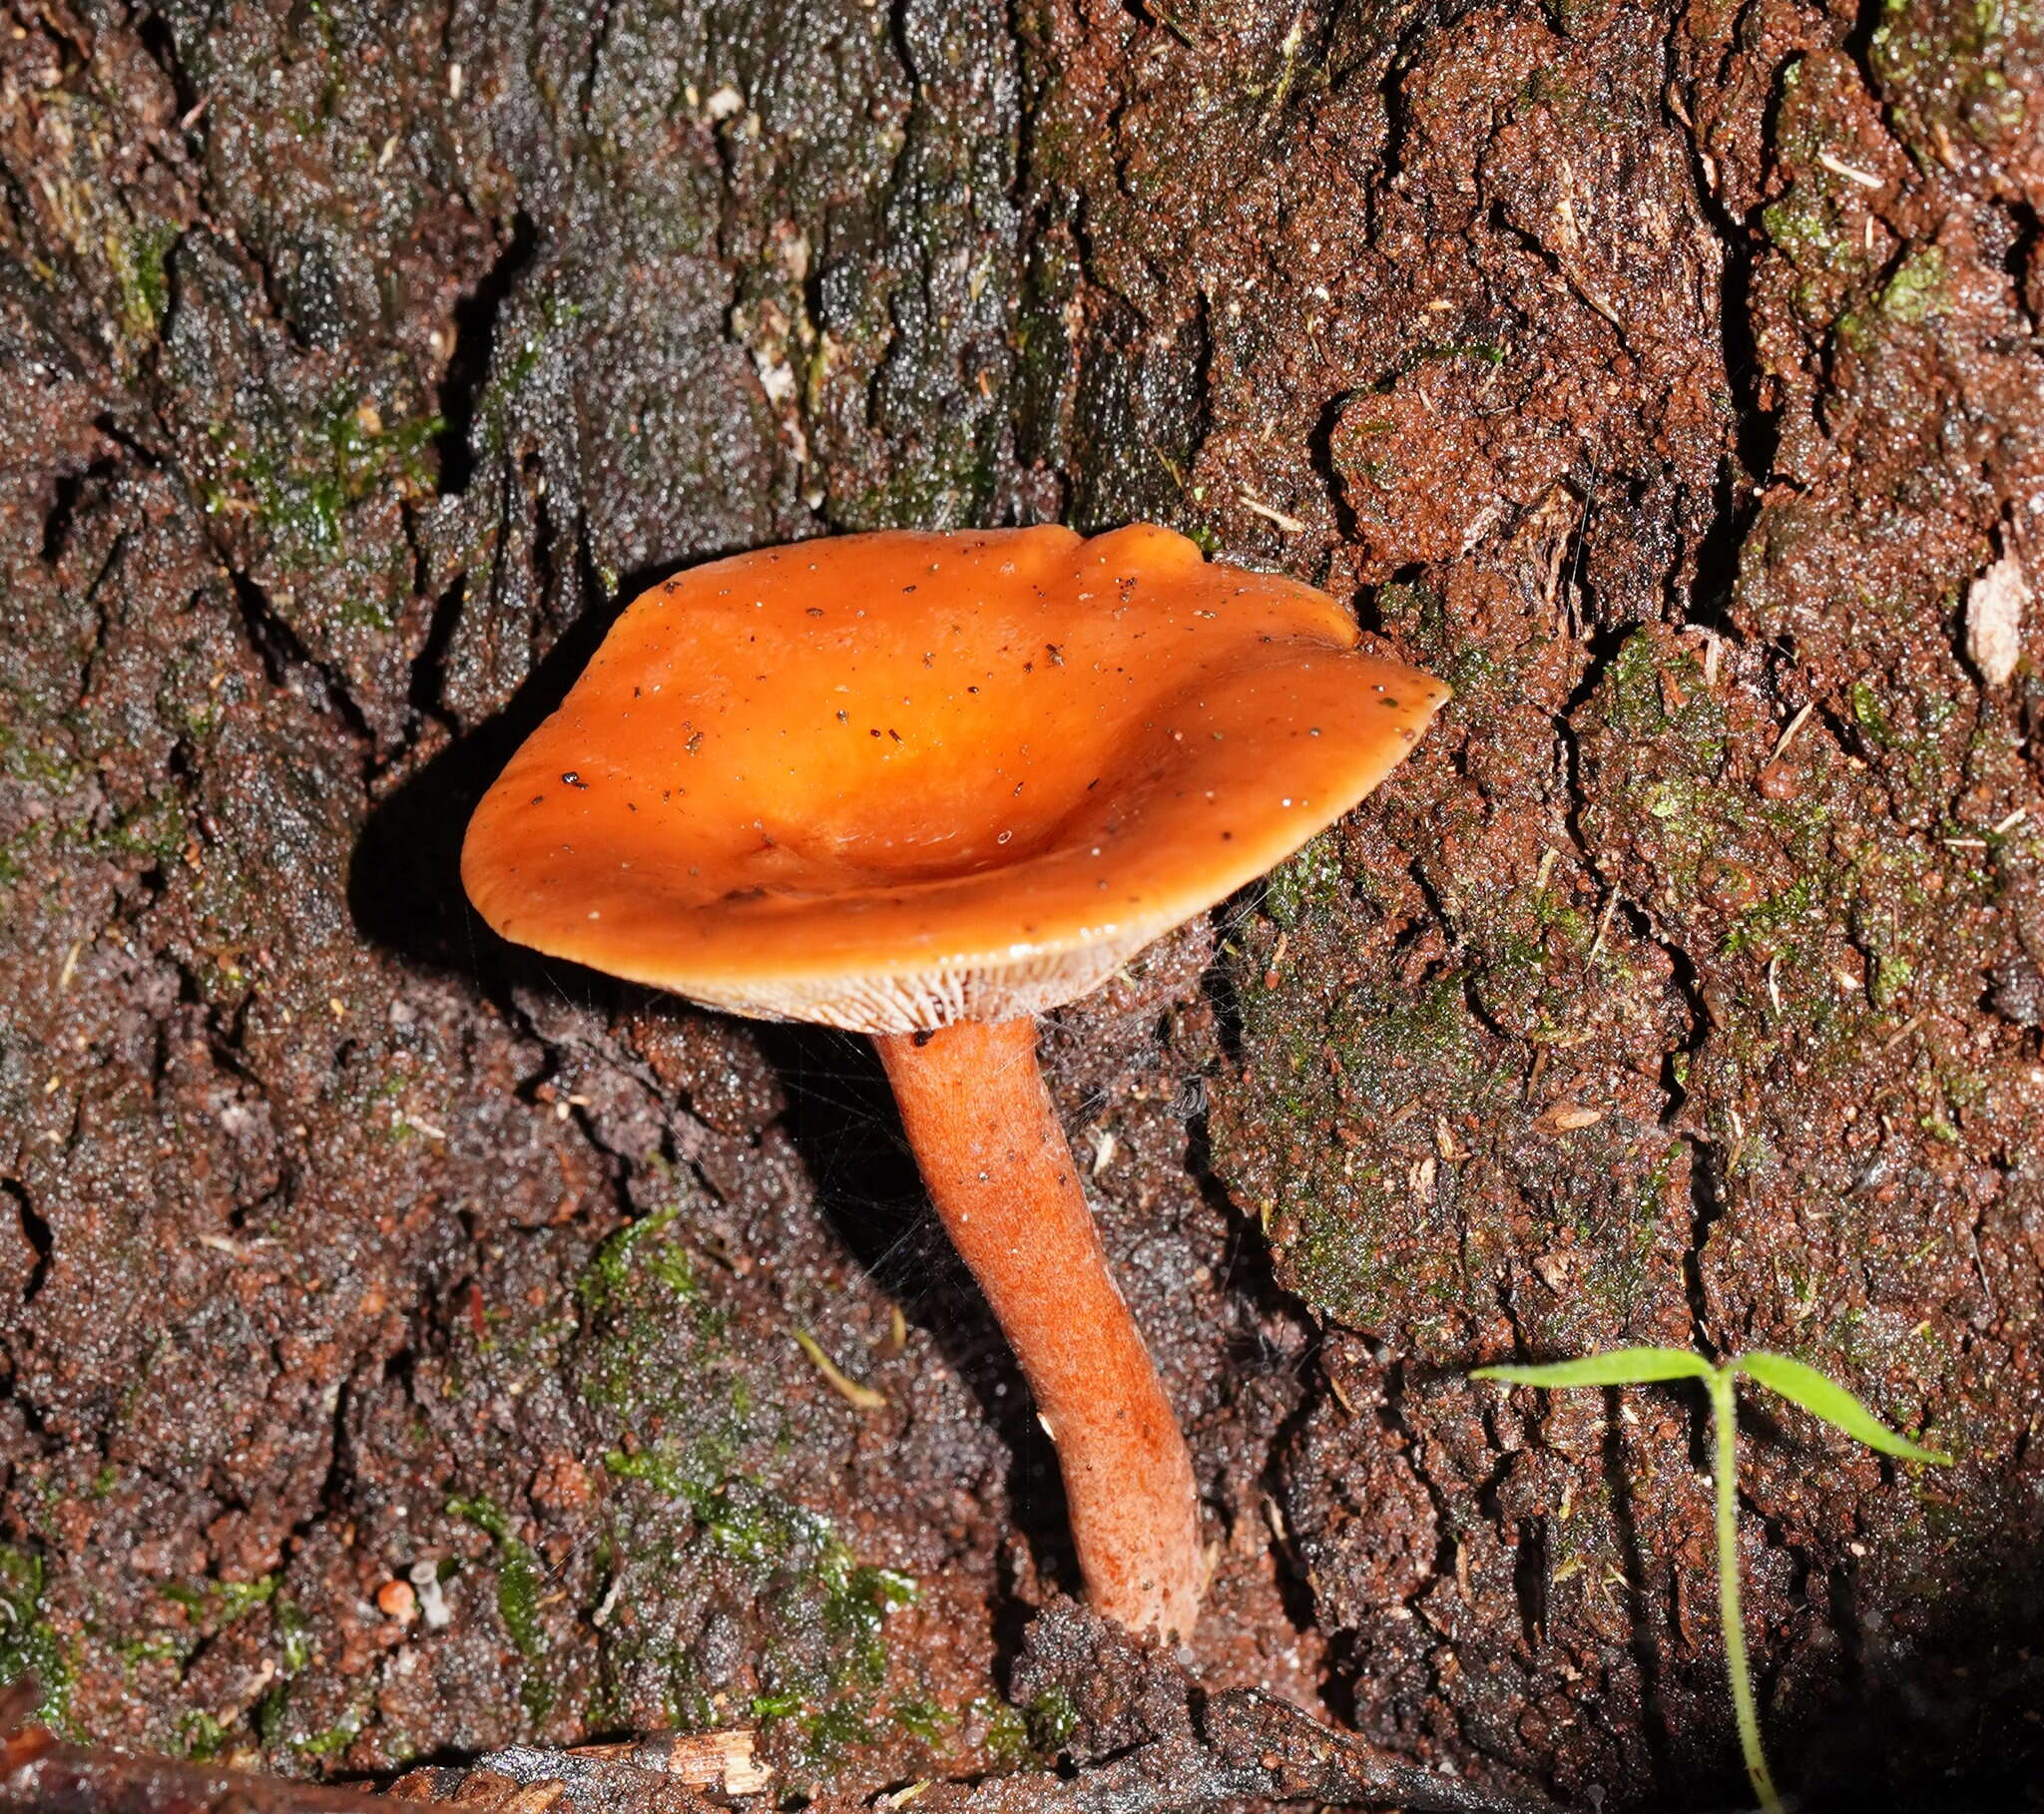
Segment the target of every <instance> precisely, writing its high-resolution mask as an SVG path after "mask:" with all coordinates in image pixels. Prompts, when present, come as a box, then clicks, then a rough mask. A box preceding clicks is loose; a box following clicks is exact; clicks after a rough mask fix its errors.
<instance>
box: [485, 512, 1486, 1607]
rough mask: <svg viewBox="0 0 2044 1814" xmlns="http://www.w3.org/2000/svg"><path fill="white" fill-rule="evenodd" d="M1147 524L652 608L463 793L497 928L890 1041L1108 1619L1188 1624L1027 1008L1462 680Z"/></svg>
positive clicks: (1128, 1369) (1158, 1460) (719, 566)
mask: <svg viewBox="0 0 2044 1814" xmlns="http://www.w3.org/2000/svg"><path fill="white" fill-rule="evenodd" d="M1355 644H1356V631H1355V627H1354V625H1353V623H1352V622H1351V621H1350V620H1349V618H1348V616H1347V615H1346V614H1345V613H1344V612H1343V611H1342V610H1341V609H1340V608H1339V607H1338V606H1336V605H1335V603H1334V602H1333V601H1332V600H1331V599H1329V598H1327V597H1326V596H1325V595H1324V594H1322V593H1319V592H1315V591H1313V590H1312V589H1311V588H1309V587H1306V586H1302V585H1299V584H1298V583H1296V582H1295V581H1291V580H1287V579H1282V578H1278V577H1276V576H1271V575H1264V574H1252V573H1244V572H1238V571H1236V570H1233V569H1228V568H1220V567H1210V566H1208V565H1207V564H1206V562H1205V560H1204V559H1203V558H1202V556H1201V554H1200V551H1199V550H1198V548H1196V547H1195V546H1194V545H1193V544H1192V543H1191V542H1189V541H1187V540H1186V539H1185V538H1184V537H1183V536H1180V535H1176V534H1174V533H1173V532H1171V531H1170V530H1166V529H1160V528H1156V527H1153V526H1149V525H1140V526H1137V527H1134V528H1129V529H1123V530H1118V531H1116V532H1114V533H1113V534H1110V535H1104V536H1100V537H1097V538H1095V539H1093V540H1091V541H1086V540H1082V539H1081V538H1080V537H1079V536H1078V535H1076V534H1075V533H1073V532H1072V531H1071V530H1069V529H1061V528H1038V529H1021V530H996V531H974V532H965V533H959V534H952V535H938V534H922V533H913V532H905V531H886V532H882V533H878V534H871V535H856V536H845V537H840V538H835V539H829V540H819V541H814V542H808V543H798V544H795V545H793V546H790V547H785V548H774V549H766V550H761V551H758V552H755V553H752V554H745V555H739V556H736V557H733V558H731V559H728V560H722V561H717V562H713V563H711V564H709V565H707V566H703V567H698V568H694V569H692V570H690V571H689V572H686V573H682V574H678V575H677V576H676V577H675V578H673V579H671V580H668V581H667V582H666V583H665V584H663V585H660V586H656V587H655V588H653V589H652V590H651V591H650V592H647V593H645V594H643V595H642V596H641V597H640V598H639V599H638V600H636V601H635V602H634V603H633V604H632V606H631V607H630V608H629V609H628V610H627V611H626V612H625V613H624V615H623V616H622V617H621V618H620V619H619V620H618V622H617V624H616V625H615V627H614V628H613V629H612V630H611V632H610V634H609V636H608V637H607V638H606V640H605V641H604V644H603V646H602V647H601V648H600V649H599V650H598V651H597V654H596V656H595V658H594V659H593V660H592V661H591V662H590V664H589V667H588V669H587V670H586V671H585V672H584V673H583V675H582V677H581V679H580V680H577V681H576V683H575V685H574V686H573V688H572V689H571V690H570V691H569V693H568V696H567V698H566V699H565V700H564V701H563V702H562V704H561V707H560V709H559V710H558V711H556V712H555V713H554V714H553V716H552V717H550V718H549V719H547V721H546V722H545V723H544V724H542V725H541V726H540V727H539V729H538V730H536V731H535V732H534V733H533V734H532V736H531V737H530V738H529V739H528V740H527V741H526V742H525V744H524V745H523V746H522V747H521V748H520V749H519V750H518V751H517V753H516V754H515V755H514V756H513V757H512V758H511V761H510V763H509V765H508V766H507V767H506V768H505V770H504V773H503V775H502V777H501V778H500V779H499V780H498V781H497V783H496V785H495V786H494V787H492V788H491V789H490V791H489V793H488V794H487V795H486V796H485V797H484V799H483V801H482V803H481V804H480V806H478V807H477V809H476V813H475V817H474V819H473V820H472V821H471V823H470V825H469V829H468V835H467V840H466V843H465V845H464V847H463V850H462V861H461V872H462V880H463V882H464V884H465V885H466V887H467V889H468V893H469V896H470V898H471V899H472V900H473V901H474V903H475V906H476V908H477V910H478V911H479V912H480V913H481V915H482V917H483V918H484V919H485V920H486V921H488V922H489V924H490V925H491V926H492V927H494V928H495V929H496V930H497V931H498V932H499V933H501V934H502V935H503V936H504V937H505V938H507V939H511V940H515V941H516V942H518V943H520V944H525V945H531V946H535V947H537V948H538V949H539V950H541V951H544V952H547V953H549V954H550V955H553V956H556V957H562V958H572V959H574V960H576V961H578V962H580V963H584V964H588V965H591V966H593V967H594V968H596V969H598V970H603V971H607V972H609V973H611V974H612V975H615V976H620V977H625V978H629V979H631V980H633V981H635V982H639V983H646V984H651V985H654V986H656V987H659V988H662V989H668V990H672V991H674V992H675V993H677V994H680V995H683V996H687V997H689V998H691V999H692V1000H694V1001H697V1002H701V1003H704V1004H706V1005H708V1006H710V1007H712V1008H718V1009H723V1010H725V1011H727V1012H730V1013H734V1014H741V1015H750V1016H754V1017H758V1018H762V1019H782V1020H801V1021H810V1022H820V1023H822V1024H824V1025H827V1026H832V1027H842V1028H849V1029H854V1030H856V1031H858V1032H861V1033H865V1034H869V1035H871V1036H872V1037H873V1039H874V1041H875V1043H876V1044H877V1046H878V1048H879V1053H880V1058H881V1061H882V1063H883V1065H884V1067H885V1069H886V1073H887V1076H888V1078H889V1080H890V1081H891V1083H892V1085H893V1088H894V1094H895V1098H896V1101H897V1102H898V1103H899V1105H900V1110H901V1117H902V1122H903V1124H904V1126H905V1128H906V1130H907V1134H908V1139H909V1143H910V1145H911V1147H912V1148H913V1149H914V1152H915V1157H916V1161H917V1163H918V1165H919V1166H920V1168H921V1171H922V1175H923V1179H924V1181H925V1183H926V1184H927V1186H928V1189H929V1193H930V1198H931V1201H932V1202H933V1203H934V1205H935V1207H936V1210H937V1214H938V1216H939V1217H940V1218H941V1219H942V1221H943V1223H944V1226H945V1228H946V1229H947V1230H948V1231H949V1233H950V1236H951V1239H952V1240H953V1242H954V1243H955V1244H956V1246H957V1248H958V1251H959V1253H960V1254H961V1256H962V1257H963V1258H964V1260H965V1263H966V1264H967V1266H969V1267H970V1268H971V1270H972V1274H973V1276H974V1278H975V1279H977V1281H978V1282H979V1286H980V1288H981V1290H982V1291H983V1292H984V1293H985V1295H986V1299H987V1302H988V1304H989V1305H990V1306H991V1307H992V1309H993V1312H994V1315H995V1317H996V1318H997V1319H998V1320H999V1322H1000V1325H1001V1328H1002V1330H1003V1331H1004V1332H1005V1333H1006V1335H1007V1337H1008V1340H1009V1341H1010V1343H1011V1344H1012V1345H1013V1348H1014V1352H1015V1356H1016V1359H1017V1360H1018V1361H1019V1362H1020V1363H1021V1367H1022V1371H1023V1374H1024V1375H1025V1377H1026V1378H1027V1380H1028V1382H1029V1387H1030V1390H1031V1392H1032V1393H1033V1394H1034V1396H1035V1400H1036V1404H1037V1408H1038V1411H1039V1413H1040V1415H1041V1418H1042V1421H1043V1424H1044V1427H1045V1428H1046V1430H1047V1431H1048V1432H1049V1434H1050V1437H1051V1441H1052V1443H1053V1444H1054V1445H1055V1447H1056V1449H1057V1454H1058V1463H1059V1468H1060V1470H1061V1472H1062V1474H1063V1476H1064V1483H1065V1492H1066V1497H1067V1500H1068V1502H1069V1505H1070V1510H1071V1520H1072V1534H1073V1538H1074V1542H1075V1546H1076V1548H1077V1551H1078V1557H1079V1566H1080V1570H1081V1573H1082V1574H1083V1576H1084V1578H1085V1585H1086V1590H1087V1593H1088V1596H1089V1597H1090V1598H1091V1600H1092V1601H1093V1603H1094V1604H1095V1605H1096V1606H1097V1607H1098V1608H1099V1609H1100V1610H1101V1611H1103V1612H1106V1613H1108V1614H1109V1615H1111V1616H1113V1617H1115V1618H1117V1619H1119V1620H1121V1621H1122V1622H1123V1623H1124V1624H1126V1625H1128V1626H1130V1627H1131V1628H1132V1629H1136V1630H1139V1631H1144V1630H1147V1631H1154V1632H1158V1633H1161V1634H1164V1635H1166V1636H1172V1635H1175V1636H1177V1637H1179V1638H1181V1639H1183V1638H1185V1637H1188V1636H1190V1634H1191V1632H1192V1629H1193V1623H1194V1619H1195V1616H1196V1614H1197V1611H1198V1608H1199V1601H1200V1595H1201V1592H1202V1590H1203V1587H1204V1586H1205V1559H1204V1555H1203V1552H1202V1548H1201V1543H1200V1532H1199V1500H1198V1492H1197V1488H1196V1486H1195V1483H1194V1479H1193V1468H1192V1462H1191V1459H1190V1457H1189V1455H1188V1453H1187V1450H1186V1445H1185V1440H1184V1438H1183V1437H1182V1436H1181V1435H1180V1432H1179V1428H1178V1424H1177V1420H1176V1418H1175V1417H1174V1415H1173V1413H1172V1409H1171V1404H1170V1401H1169V1399H1168V1398H1167V1397H1166V1396H1165V1392H1164V1388H1163V1385H1162V1383H1161V1381H1160V1380H1159V1378H1158V1376H1157V1370H1156V1368H1155V1366H1154V1365H1153V1364H1152V1363H1151V1360H1150V1356H1149V1352H1148V1350H1147V1349H1146V1348H1145V1347H1144V1344H1143V1338H1142V1335H1141V1333H1140V1332H1139V1331H1138V1329H1137V1327H1136V1325H1135V1322H1134V1319H1133V1318H1132V1317H1131V1316H1130V1314H1129V1310H1128V1306H1127V1305H1126V1303H1124V1301H1123V1299H1122V1295H1121V1292H1120V1289H1119V1288H1118V1287H1117V1285H1116V1283H1115V1280H1114V1277H1113V1275H1112V1273H1111V1272H1110V1271H1109V1269H1108V1265H1107V1260H1106V1256H1105V1254H1104V1253H1103V1251H1102V1249H1101V1245H1100V1241H1099V1237H1098V1235H1097V1234H1096V1232H1095V1230H1094V1226H1093V1220H1092V1217H1091V1215H1090V1214H1089V1213H1088V1211H1087V1207H1086V1200H1085V1197H1084V1195H1083V1193H1082V1191H1081V1189H1080V1185H1079V1167H1078V1166H1077V1165H1076V1164H1075V1163H1074V1162H1073V1158H1072V1154H1071V1150H1070V1148H1069V1147H1068V1145H1067V1144H1066V1141H1065V1135H1064V1132H1063V1130H1062V1129H1061V1128H1060V1126H1059V1124H1058V1120H1057V1117H1056V1114H1055V1113H1054V1111H1053V1110H1052V1107H1051V1103H1050V1098H1049V1095H1048V1093H1047V1092H1046V1090H1045V1088H1044V1084H1043V1078H1042V1074H1041V1072H1040V1071H1039V1069H1038V1066H1037V1059H1036V1029H1035V1017H1036V1016H1037V1015H1039V1014H1041V1013H1042V1012H1044V1011H1045V1010H1046V1009H1050V1008H1054V1007H1057V1006H1058V1005H1060V1004H1061V1003H1065V1002H1069V1001H1071V1000H1073V999H1074V998H1075V997H1078V996H1081V995H1084V994H1086V993H1087V992H1088V991H1089V990H1091V989H1093V988H1095V987H1096V986H1097V985H1099V984H1100V983H1102V982H1104V981H1105V980H1106V979H1108V978H1109V977H1111V976H1112V975H1114V973H1115V972H1116V971H1117V970H1119V969H1120V968H1121V967H1122V966H1123V965H1124V964H1126V963H1127V962H1128V961H1129V960H1130V959H1131V958H1132V957H1133V956H1134V955H1135V954H1136V953H1137V952H1138V951H1140V950H1141V949H1142V948H1143V947H1144V946H1145V945H1147V944H1149V943H1150V942H1151V941H1152V940H1153V939H1155V938H1157V937H1158V936H1159V935H1161V934H1162V933H1164V932H1167V931H1169V930H1170V929H1171V928H1173V927H1175V926H1177V925H1180V924H1181V923H1183V922H1184V921H1186V920H1188V919H1190V918H1192V917H1193V916H1194V915H1196V914H1199V913H1202V912H1205V911H1206V910H1207V909H1208V908H1210V907H1212V906H1213V905H1214V903H1215V902H1217V901H1219V900H1220V899H1222V898H1223V897H1224V896H1226V895H1228V894H1229V893H1231V892H1233V891H1234V890H1235V889H1237V888H1240V887H1242V886H1243V885H1244V884H1245V883H1247V882H1250V881H1252V880H1254V879H1255V878H1256V877H1258V876H1260V875H1262V874H1263V873H1264V872H1265V871H1266V870H1268V869H1270V868H1271V867H1272V866H1273V865H1274V864H1276V863H1277V862H1278V861H1279V860H1280V859H1281V858H1283V857H1284V856H1286V855H1288V854H1289V853H1290V852H1291V851H1293V850H1295V849H1296V848H1297V847H1298V846H1299V845H1300V844H1301V843H1303V842H1304V841H1305V840H1306V839H1307V838H1308V837H1310V836H1311V835H1312V834H1313V833H1314V832H1316V831H1319V830H1320V829H1322V828H1323V827H1324V826H1326V825H1328V824H1330V823H1332V822H1333V820H1335V819H1336V818H1338V817H1339V816H1340V815H1341V814H1342V813H1343V812H1345V811H1347V810H1348V808H1349V807H1351V806H1352V805H1354V804H1355V802H1356V801H1357V800H1359V799H1361V798H1362V796H1363V795H1364V794H1366V793H1368V792H1369V790H1370V789H1371V788H1372V787H1373V786H1375V785H1376V783H1377V782H1378V781H1379V780H1380V779H1381V778H1382V777H1383V776H1384V774H1385V773H1386V772H1387V771H1388V770H1389V769H1390V768H1391V767H1392V766H1393V765H1394V764H1395V763H1396V762H1397V761H1398V759H1399V758H1400V757H1401V756H1402V755H1403V754H1404V753H1405V751H1406V749H1407V748H1408V747H1410V745H1411V744H1412V743H1413V741H1414V740H1415V739H1416V738H1417V737H1418V735H1419V733H1420V731H1421V730H1422V729H1424V728H1425V726H1426V724H1427V722H1428V720H1429V719H1430V718H1431V717H1432V715H1433V713H1434V711H1435V710H1436V709H1437V708H1438V707H1439V705H1440V704H1441V702H1442V700H1443V699H1445V698H1446V696H1447V688H1445V687H1444V686H1442V685H1441V684H1440V683H1439V682H1438V681H1436V680H1431V679H1429V678H1428V677H1427V676H1425V675H1422V674H1418V673H1415V672H1414V671H1413V670H1411V669H1408V668H1404V667H1400V666H1398V665H1397V664H1395V663H1391V662H1386V661H1381V660H1378V659H1376V658H1374V657H1371V656H1367V655H1363V654H1360V653H1358V652H1357V650H1356V648H1355Z"/></svg>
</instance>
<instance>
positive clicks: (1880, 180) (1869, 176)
mask: <svg viewBox="0 0 2044 1814" xmlns="http://www.w3.org/2000/svg"><path fill="white" fill-rule="evenodd" d="M1816 161H1817V162H1818V163H1819V164H1821V165H1822V166H1823V167H1824V169H1825V170H1827V171H1829V172H1830V173H1831V175H1832V176H1834V177H1843V178H1844V179H1845V181H1846V182H1847V183H1856V184H1858V185H1859V187H1860V188H1861V189H1885V188H1887V179H1886V178H1885V177H1876V176H1875V175H1874V174H1873V172H1872V171H1870V170H1859V169H1857V168H1856V167H1855V166H1853V165H1850V164H1847V163H1846V162H1845V161H1844V160H1843V159H1842V158H1834V157H1832V156H1831V154H1830V153H1829V152H1827V151H1820V152H1818V153H1817V155H1816Z"/></svg>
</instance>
